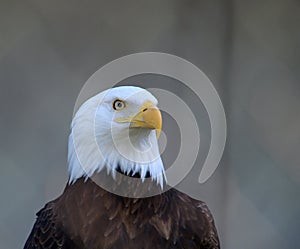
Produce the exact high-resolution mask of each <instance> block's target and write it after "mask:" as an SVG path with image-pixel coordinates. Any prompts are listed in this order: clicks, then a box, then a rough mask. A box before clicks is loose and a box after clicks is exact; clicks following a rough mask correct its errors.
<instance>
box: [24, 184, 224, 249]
mask: <svg viewBox="0 0 300 249" xmlns="http://www.w3.org/2000/svg"><path fill="white" fill-rule="evenodd" d="M24 248H25V249H30V248H44V249H48V248H61V249H67V248H73V249H77V248H89V249H96V248H100V249H120V248H123V249H147V248H149V249H150V248H151V249H152V248H164V249H171V248H172V249H196V248H202V249H218V248H220V244H219V239H218V235H217V231H216V228H215V225H214V221H213V217H212V215H211V213H210V211H209V209H208V207H207V206H206V204H205V203H204V202H201V201H197V200H194V199H192V198H190V197H189V196H187V195H186V194H183V193H181V192H179V191H177V190H175V189H170V190H168V191H167V192H164V193H162V194H159V195H156V196H152V197H148V198H139V199H137V198H126V197H121V196H118V195H114V194H112V193H109V192H107V191H106V190H104V189H102V188H101V187H99V186H98V185H97V184H95V183H94V182H93V181H92V180H90V179H88V180H87V181H85V180H84V179H83V178H81V179H79V180H77V181H76V182H75V183H74V184H72V185H67V187H66V189H65V191H64V193H63V194H62V195H61V196H60V197H59V198H58V199H56V200H54V201H52V202H50V203H48V204H46V206H45V207H44V208H43V209H42V210H41V211H39V212H38V213H37V221H36V223H35V225H34V227H33V229H32V232H31V234H30V236H29V238H28V240H27V242H26V244H25V247H24Z"/></svg>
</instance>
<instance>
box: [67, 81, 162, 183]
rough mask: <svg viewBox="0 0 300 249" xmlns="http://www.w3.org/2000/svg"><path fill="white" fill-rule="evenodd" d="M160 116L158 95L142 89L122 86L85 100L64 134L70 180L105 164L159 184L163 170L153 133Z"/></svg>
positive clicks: (157, 130)
mask: <svg viewBox="0 0 300 249" xmlns="http://www.w3.org/2000/svg"><path fill="white" fill-rule="evenodd" d="M161 129H162V117H161V113H160V111H159V109H158V108H157V99H156V98H155V97H154V96H153V95H152V94H151V93H150V92H148V91H147V90H145V89H142V88H139V87H133V86H121V87H115V88H111V89H108V90H105V91H103V92H101V93H99V94H97V95H95V96H94V97H92V98H90V99H88V100H87V101H86V102H85V103H84V104H83V105H82V106H81V107H80V108H79V110H78V111H77V113H76V114H75V116H74V118H73V121H72V124H71V133H70V136H69V148H68V168H69V174H70V182H71V183H72V182H74V181H76V179H78V178H80V177H91V176H92V175H93V174H95V173H97V172H100V171H101V170H102V169H104V168H106V170H107V173H108V174H110V175H111V176H112V177H115V175H116V172H117V171H119V172H120V173H123V174H125V175H128V176H136V175H138V176H139V177H140V178H141V179H142V180H144V179H145V177H146V176H149V177H151V179H152V180H154V181H156V182H157V184H159V185H161V187H163V182H164V180H165V171H164V167H163V163H162V160H161V158H160V153H159V147H158V141H157V139H158V137H159V135H160V132H161Z"/></svg>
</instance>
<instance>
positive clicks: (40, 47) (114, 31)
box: [0, 0, 300, 249]
mask: <svg viewBox="0 0 300 249" xmlns="http://www.w3.org/2000/svg"><path fill="white" fill-rule="evenodd" d="M299 24H300V2H299V1H296V0H272V1H271V0H269V1H267V0H263V1H257V0H256V1H233V0H225V1H221V0H219V1H218V0H215V1H202V0H198V1H192V0H186V1H175V0H173V1H171V0H165V1H156V0H155V1H79V0H77V1H58V0H52V1H41V0H40V1H37V0H28V1H12V0H7V1H6V0H1V1H0V82H1V90H0V111H1V117H0V163H1V164H0V165H1V168H0V197H1V206H0V211H1V212H0V248H6V249H15V248H21V247H22V246H23V244H24V241H25V239H26V238H27V236H28V233H29V232H30V230H31V228H32V225H33V222H34V220H35V213H36V212H37V211H38V210H39V209H40V208H41V207H42V206H43V205H44V204H45V203H46V202H47V201H49V200H51V199H54V198H55V197H57V196H58V195H59V194H60V193H61V192H62V190H63V188H64V186H65V184H66V181H67V177H68V176H67V171H66V159H67V157H66V153H67V139H68V133H69V124H70V122H71V119H72V112H73V106H74V104H75V101H76V97H77V94H78V93H79V91H80V89H81V87H82V86H83V84H84V83H85V81H86V80H87V79H88V78H89V76H90V75H91V74H92V73H94V72H95V71H96V70H97V69H99V68H100V67H101V66H103V65H105V64H106V63H108V62H110V61H111V60H113V59H116V58H118V57H121V56H124V55H127V54H131V53H135V52H144V51H158V52H166V53H171V54H175V55H177V56H180V57H183V58H185V59H187V60H189V61H190V62H192V63H194V64H195V65H196V66H198V67H199V68H200V69H202V71H203V72H204V73H206V74H207V75H208V77H209V78H210V79H211V81H212V82H213V83H214V85H215V87H216V89H217V91H218V92H219V94H220V96H221V99H222V102H223V104H224V107H225V111H226V115H227V122H228V140H227V145H226V150H225V154H224V156H223V159H222V161H221V164H220V166H219V168H218V169H217V171H216V172H215V174H214V175H213V176H212V177H211V178H210V179H209V181H208V182H206V183H205V184H203V185H200V184H198V185H197V186H196V187H195V188H194V190H193V191H194V192H193V196H196V197H199V198H201V199H202V200H204V201H206V202H207V203H208V205H209V207H210V209H211V211H212V213H213V214H214V217H215V220H216V225H217V228H218V231H219V235H220V239H221V244H222V248H224V249H242V248H243V249H255V248H257V249H258V248H272V249H276V248H278V249H279V248H280V249H282V248H299V244H300V236H299V233H300V198H299V196H300V188H299V187H300V168H299V165H300V115H299V114H300V98H299V97H300V84H299V80H300V70H299V65H300V52H299V46H300V32H299ZM154 79H155V77H154V78H152V80H154ZM149 82H151V79H149ZM129 83H130V81H129ZM156 83H157V82H156ZM170 84H171V83H170ZM170 86H171V85H169V87H170ZM176 89H177V90H178V88H175V87H174V91H176ZM180 93H181V94H182V95H185V96H188V95H189V93H187V92H185V90H184V89H183V90H182V91H180ZM195 103H196V102H195ZM194 107H195V108H196V109H197V104H195V106H194ZM199 117H201V115H200V114H199ZM199 170H200V169H196V171H199ZM197 177H198V175H197V174H190V175H189V177H188V178H189V179H191V180H196V179H197ZM189 179H188V180H189ZM185 182H186V181H184V182H182V183H181V186H182V187H183V188H184V184H185Z"/></svg>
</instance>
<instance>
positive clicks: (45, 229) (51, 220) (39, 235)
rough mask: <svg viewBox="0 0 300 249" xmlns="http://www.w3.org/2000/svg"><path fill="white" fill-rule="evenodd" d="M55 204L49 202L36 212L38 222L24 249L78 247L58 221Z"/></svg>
mask: <svg viewBox="0 0 300 249" xmlns="http://www.w3.org/2000/svg"><path fill="white" fill-rule="evenodd" d="M54 206H55V204H54V202H49V203H47V204H46V205H45V207H44V208H42V209H41V210H40V211H39V212H38V213H37V214H36V215H37V219H36V222H35V223H34V226H33V228H32V230H31V233H30V235H29V237H28V239H27V241H26V243H25V246H24V249H50V248H51V249H52V248H57V249H71V248H73V249H76V248H77V247H76V245H75V244H74V243H73V242H72V240H71V239H70V238H69V237H68V235H67V234H66V233H65V232H64V230H63V228H62V226H61V225H60V224H59V223H58V222H57V220H56V214H55V209H54Z"/></svg>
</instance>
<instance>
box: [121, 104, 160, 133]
mask: <svg viewBox="0 0 300 249" xmlns="http://www.w3.org/2000/svg"><path fill="white" fill-rule="evenodd" d="M116 122H130V123H131V124H130V127H131V128H146V129H155V130H156V135H157V137H159V135H160V133H161V128H162V118H161V113H160V110H159V109H158V108H157V107H156V106H155V105H154V104H153V103H152V102H151V101H147V102H145V103H144V104H143V105H142V107H141V109H140V111H139V112H138V113H137V114H136V115H134V116H133V117H130V118H124V119H121V118H118V119H116Z"/></svg>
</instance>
